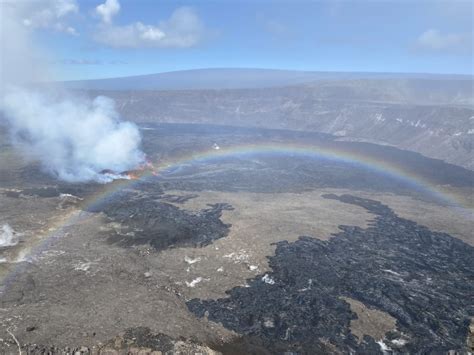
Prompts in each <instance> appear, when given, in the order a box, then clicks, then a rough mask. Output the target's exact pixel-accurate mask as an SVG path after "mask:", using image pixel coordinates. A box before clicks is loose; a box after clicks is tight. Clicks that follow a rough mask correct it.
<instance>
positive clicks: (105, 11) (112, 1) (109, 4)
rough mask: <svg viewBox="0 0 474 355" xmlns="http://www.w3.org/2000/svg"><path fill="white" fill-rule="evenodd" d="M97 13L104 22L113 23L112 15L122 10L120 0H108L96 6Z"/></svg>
mask: <svg viewBox="0 0 474 355" xmlns="http://www.w3.org/2000/svg"><path fill="white" fill-rule="evenodd" d="M95 11H96V13H97V14H98V15H99V16H100V17H101V18H102V21H103V22H104V23H112V17H114V16H115V15H117V14H118V13H119V11H120V3H119V2H118V0H106V1H105V2H104V3H103V4H100V5H99V6H97V7H96V8H95Z"/></svg>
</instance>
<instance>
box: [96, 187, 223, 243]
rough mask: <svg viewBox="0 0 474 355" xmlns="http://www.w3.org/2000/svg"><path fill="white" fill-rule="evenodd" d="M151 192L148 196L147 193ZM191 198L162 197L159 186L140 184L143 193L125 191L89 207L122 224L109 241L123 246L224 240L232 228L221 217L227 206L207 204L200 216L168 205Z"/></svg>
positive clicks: (110, 235)
mask: <svg viewBox="0 0 474 355" xmlns="http://www.w3.org/2000/svg"><path fill="white" fill-rule="evenodd" d="M147 190H148V192H147V193H144V192H146V191H147ZM193 197H194V195H191V196H172V195H165V194H162V192H161V190H160V188H159V186H158V185H153V184H146V183H144V184H140V191H138V190H125V191H121V192H120V193H119V195H118V196H113V198H110V199H109V200H107V201H104V202H102V203H99V204H96V205H94V206H89V207H88V208H87V210H88V211H89V212H103V213H104V214H105V215H106V216H107V217H108V218H109V220H110V221H113V222H118V223H120V224H121V225H122V228H121V229H120V231H118V232H115V233H112V234H110V233H109V236H108V241H109V242H110V243H113V244H118V245H121V246H125V247H128V246H134V245H150V246H151V247H153V248H155V249H156V250H162V249H166V248H169V247H176V246H194V247H202V246H206V245H208V244H210V243H212V241H214V240H216V239H219V238H223V237H225V236H226V235H227V234H228V232H229V227H230V226H229V225H227V224H224V223H223V222H222V221H221V219H220V217H221V213H222V211H223V210H229V209H232V207H231V206H230V205H228V204H226V203H218V204H213V205H208V206H209V208H206V209H203V210H201V211H199V212H198V213H191V212H187V211H185V210H182V209H180V208H178V207H176V206H174V205H171V204H169V203H166V201H171V202H175V203H183V202H185V201H186V200H187V199H189V198H193Z"/></svg>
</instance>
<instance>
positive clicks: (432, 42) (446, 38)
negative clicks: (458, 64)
mask: <svg viewBox="0 0 474 355" xmlns="http://www.w3.org/2000/svg"><path fill="white" fill-rule="evenodd" d="M417 44H418V47H420V48H423V49H428V50H435V51H443V50H467V49H469V48H470V47H472V43H471V44H470V43H469V36H468V35H467V34H464V33H441V32H440V31H438V30H436V29H429V30H427V31H425V32H423V33H422V34H421V35H420V36H419V37H418V39H417Z"/></svg>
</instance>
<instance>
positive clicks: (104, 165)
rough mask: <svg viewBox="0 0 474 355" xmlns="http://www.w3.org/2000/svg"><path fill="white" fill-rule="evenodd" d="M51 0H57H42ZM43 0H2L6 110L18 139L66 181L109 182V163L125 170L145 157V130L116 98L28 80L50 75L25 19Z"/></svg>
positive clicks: (0, 77)
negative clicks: (123, 115) (128, 118)
mask: <svg viewBox="0 0 474 355" xmlns="http://www.w3.org/2000/svg"><path fill="white" fill-rule="evenodd" d="M49 3H55V1H54V0H52V1H49V2H44V3H42V4H44V6H48V5H49ZM33 5H35V7H34V8H33V9H30V8H29V7H31V6H33ZM37 5H38V3H35V2H21V3H18V2H6V3H2V4H1V7H2V11H1V12H0V17H1V18H0V20H1V21H0V22H1V24H2V25H1V39H2V59H1V62H0V84H1V94H0V95H1V103H0V110H1V114H2V116H3V117H2V120H4V121H5V122H6V124H7V127H8V129H9V131H10V133H11V137H12V142H13V143H14V145H15V146H16V147H17V148H18V149H19V150H20V151H21V152H22V153H24V154H25V155H27V156H29V157H33V158H35V159H38V160H39V161H40V162H41V164H42V166H43V167H44V169H45V170H46V171H48V172H49V173H51V174H53V175H55V176H56V177H58V178H59V179H62V180H66V181H74V182H79V181H90V180H96V181H101V182H104V181H107V180H110V176H109V177H108V178H107V177H105V176H104V175H102V174H100V172H101V171H102V170H104V169H109V170H113V171H117V172H120V171H123V170H128V169H131V168H134V167H136V166H137V165H138V164H140V163H141V162H142V161H143V160H144V154H143V153H142V152H141V150H140V143H141V137H140V133H139V130H138V128H137V127H136V126H135V125H134V124H132V123H129V122H123V121H121V120H120V117H119V115H118V113H117V111H116V110H115V105H114V102H113V100H111V99H109V98H106V97H97V98H95V99H93V100H91V99H88V98H82V97H81V98H79V97H76V96H75V95H73V93H71V92H66V91H65V90H63V89H61V88H55V90H45V89H44V88H42V89H38V87H34V86H32V85H31V84H28V83H31V82H32V81H35V80H45V79H48V77H47V73H48V67H47V66H46V65H44V64H43V63H45V62H46V60H44V58H45V57H46V56H45V55H44V54H43V51H42V50H41V48H40V49H38V48H36V47H35V46H34V45H33V41H32V38H31V37H32V34H33V32H32V31H33V29H31V28H28V27H27V26H25V25H24V21H25V20H24V18H25V16H26V15H25V14H27V13H28V11H30V12H31V11H38V9H37ZM52 5H55V4H52ZM39 58H42V60H41V59H39ZM49 62H50V61H49Z"/></svg>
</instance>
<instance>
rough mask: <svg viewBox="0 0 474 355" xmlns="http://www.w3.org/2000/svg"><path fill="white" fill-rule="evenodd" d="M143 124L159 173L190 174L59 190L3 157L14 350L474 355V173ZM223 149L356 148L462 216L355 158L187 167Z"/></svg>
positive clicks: (286, 134) (318, 142)
mask: <svg viewBox="0 0 474 355" xmlns="http://www.w3.org/2000/svg"><path fill="white" fill-rule="evenodd" d="M142 128H144V129H143V131H142V132H143V136H144V149H145V151H146V153H147V155H148V156H149V157H150V159H151V160H152V161H153V162H160V161H164V162H166V161H168V162H173V161H180V163H179V164H176V163H175V164H173V163H170V164H168V165H167V164H163V167H162V168H161V169H160V170H159V174H158V175H157V176H143V177H142V178H141V179H139V180H136V181H116V182H113V183H111V184H107V185H99V184H93V183H87V184H66V183H62V182H58V181H56V180H54V179H53V178H51V177H49V176H48V175H46V174H44V173H42V172H41V169H39V168H38V166H37V164H36V163H34V162H29V161H23V160H21V159H19V158H17V156H16V155H15V154H16V153H15V152H14V151H13V150H12V149H11V147H10V146H8V145H6V146H4V147H2V149H3V150H2V152H1V154H2V155H1V159H2V164H1V165H0V166H1V167H2V168H1V169H2V170H0V182H1V193H0V211H1V213H0V224H1V225H4V224H8V225H9V226H11V227H12V228H13V230H14V231H15V233H16V234H15V238H16V239H17V240H18V242H17V243H16V244H15V245H9V246H4V247H2V248H1V249H0V253H1V254H0V257H1V258H2V262H1V263H0V267H1V270H0V271H1V274H2V284H1V293H0V303H1V306H0V312H1V313H0V338H1V339H2V340H1V341H0V349H1V351H3V352H4V353H7V354H9V353H17V351H18V348H17V343H16V341H15V339H16V340H17V341H18V343H19V344H20V347H22V348H23V350H24V351H25V352H26V351H28V352H29V353H32V354H36V353H38V354H39V353H44V352H45V351H51V352H52V353H66V352H68V351H69V352H71V351H73V350H80V349H82V350H80V351H83V353H86V354H87V353H99V352H101V351H102V352H103V353H127V352H131V353H138V352H139V351H142V352H143V353H150V352H152V351H154V350H157V351H158V350H159V351H162V352H168V353H177V352H181V353H196V352H198V353H208V354H212V353H214V352H222V353H258V354H260V353H284V352H293V353H301V354H314V353H351V352H352V353H353V352H356V353H364V354H366V353H374V354H377V353H382V350H383V349H387V348H390V349H392V351H393V352H394V353H406V352H410V353H426V352H444V351H447V350H457V351H468V350H469V347H470V346H471V345H470V343H469V342H470V341H472V340H470V334H469V322H470V320H471V319H472V317H473V316H474V309H473V302H472V299H471V298H472V297H470V295H472V294H473V293H474V289H473V284H474V283H473V281H474V280H473V278H474V266H473V261H472V260H474V258H473V254H474V253H473V245H474V240H473V239H472V228H473V224H472V202H470V201H469V198H471V197H472V190H471V189H472V183H473V173H472V172H470V171H468V170H465V169H462V168H458V167H456V166H453V165H448V164H444V163H442V162H440V161H436V160H432V159H427V158H424V157H422V156H420V155H418V154H413V153H410V152H405V151H400V150H396V149H393V148H387V147H379V146H375V145H370V144H361V143H350V142H334V141H333V140H332V138H331V137H330V136H327V135H320V134H306V133H301V132H299V133H296V132H291V131H277V130H250V129H243V128H242V129H235V128H226V127H212V126H194V125H146V126H144V127H142ZM214 143H216V144H217V145H218V146H219V147H222V149H225V148H226V147H232V146H242V145H248V144H254V145H259V144H260V143H266V144H267V143H270V144H273V145H283V144H286V145H292V144H299V145H313V146H323V147H333V145H334V144H337V145H344V147H345V148H347V147H349V148H350V150H351V151H354V152H358V153H360V154H361V155H366V156H372V157H374V156H377V157H378V159H379V160H380V159H382V160H384V161H386V162H388V163H391V164H392V163H393V164H395V163H397V164H403V166H404V168H405V169H406V171H409V172H412V173H413V175H418V176H422V177H424V178H426V179H428V178H431V179H432V180H431V181H432V185H431V186H434V185H439V186H447V185H449V188H445V191H449V192H450V193H451V196H457V201H459V203H461V202H462V203H463V204H464V207H463V208H461V207H459V206H452V205H450V203H449V201H445V200H440V199H439V198H438V196H437V195H433V194H430V193H428V192H429V191H428V192H427V191H426V190H424V189H417V188H416V186H415V187H414V186H413V184H411V183H410V181H406V180H400V179H399V178H397V177H395V176H393V175H387V174H380V173H378V172H377V171H373V170H368V169H367V168H366V167H364V166H363V165H359V164H354V163H351V162H347V161H341V160H332V159H321V158H318V157H311V156H302V155H298V154H292V153H291V152H289V153H288V154H267V153H258V152H255V153H252V154H246V155H239V154H229V155H226V156H224V157H222V158H219V159H205V160H202V159H201V160H196V159H189V158H188V159H182V157H183V156H184V157H189V156H190V153H193V152H201V151H205V150H212V147H213V146H214ZM214 147H215V146H214ZM463 197H464V200H463ZM470 203H471V205H470ZM13 337H15V338H13Z"/></svg>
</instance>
